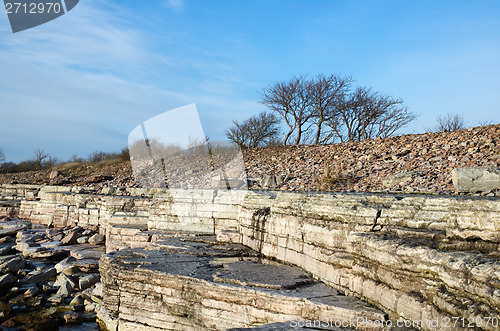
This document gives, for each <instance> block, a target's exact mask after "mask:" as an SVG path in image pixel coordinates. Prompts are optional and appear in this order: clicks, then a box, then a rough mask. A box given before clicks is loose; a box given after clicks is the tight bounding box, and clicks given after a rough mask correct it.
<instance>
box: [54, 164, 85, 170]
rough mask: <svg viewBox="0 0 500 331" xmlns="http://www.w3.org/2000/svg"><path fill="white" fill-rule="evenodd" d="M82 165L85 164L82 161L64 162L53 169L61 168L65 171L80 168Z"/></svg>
mask: <svg viewBox="0 0 500 331" xmlns="http://www.w3.org/2000/svg"><path fill="white" fill-rule="evenodd" d="M82 166H83V163H82V162H69V163H63V164H60V165H57V166H55V167H54V168H53V169H55V170H59V171H65V170H74V169H78V168H80V167H82Z"/></svg>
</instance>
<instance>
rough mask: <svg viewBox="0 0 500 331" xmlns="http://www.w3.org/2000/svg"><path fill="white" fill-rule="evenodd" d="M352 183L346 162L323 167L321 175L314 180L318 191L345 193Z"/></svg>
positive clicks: (337, 162) (342, 161)
mask: <svg viewBox="0 0 500 331" xmlns="http://www.w3.org/2000/svg"><path fill="white" fill-rule="evenodd" d="M351 183H352V175H350V174H349V171H348V167H347V162H345V161H344V160H339V161H336V162H335V163H332V164H330V165H326V166H325V170H324V171H323V174H321V175H320V176H319V177H318V178H316V179H315V185H316V189H317V190H318V191H345V190H348V189H349V187H350V186H351Z"/></svg>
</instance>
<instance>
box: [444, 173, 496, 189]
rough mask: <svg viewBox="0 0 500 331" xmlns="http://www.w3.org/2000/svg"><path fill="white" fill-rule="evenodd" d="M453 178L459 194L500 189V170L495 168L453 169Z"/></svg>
mask: <svg viewBox="0 0 500 331" xmlns="http://www.w3.org/2000/svg"><path fill="white" fill-rule="evenodd" d="M451 176H452V180H453V185H454V186H455V190H456V191H457V192H467V193H468V192H473V193H475V192H490V191H492V190H495V189H499V188H500V169H498V168H494V167H485V168H458V169H453V171H452V173H451Z"/></svg>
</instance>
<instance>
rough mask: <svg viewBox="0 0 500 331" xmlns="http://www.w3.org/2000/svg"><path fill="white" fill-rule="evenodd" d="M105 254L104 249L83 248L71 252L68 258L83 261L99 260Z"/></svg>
mask: <svg viewBox="0 0 500 331" xmlns="http://www.w3.org/2000/svg"><path fill="white" fill-rule="evenodd" d="M105 253H106V248H105V247H96V246H87V245H85V246H83V247H81V248H79V249H76V250H71V252H70V256H72V257H74V258H75V259H78V260H83V259H96V260H99V259H100V258H101V256H103V255H104V254H105Z"/></svg>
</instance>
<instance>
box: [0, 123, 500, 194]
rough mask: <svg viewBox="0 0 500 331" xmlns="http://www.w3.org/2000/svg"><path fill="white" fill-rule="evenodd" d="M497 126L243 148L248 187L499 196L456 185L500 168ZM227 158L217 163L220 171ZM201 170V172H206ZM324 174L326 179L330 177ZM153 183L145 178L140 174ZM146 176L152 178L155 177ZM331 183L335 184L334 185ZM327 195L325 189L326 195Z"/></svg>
mask: <svg viewBox="0 0 500 331" xmlns="http://www.w3.org/2000/svg"><path fill="white" fill-rule="evenodd" d="M499 142H500V124H497V125H489V126H482V127H476V128H469V129H464V130H457V131H453V132H428V133H424V134H409V135H403V136H394V137H388V138H384V139H382V138H377V139H371V140H365V141H362V142H349V143H338V144H331V145H300V146H277V147H269V148H254V149H247V150H243V151H242V153H243V159H244V165H245V170H246V174H247V177H248V179H249V181H248V185H249V188H250V189H276V190H285V191H320V190H325V184H329V185H326V187H331V190H333V191H356V192H374V191H396V192H408V193H432V194H482V195H490V196H500V190H499V188H495V189H492V190H489V191H474V190H472V191H470V192H464V191H461V190H460V189H457V187H455V186H454V185H453V178H452V171H453V170H454V169H459V168H488V167H493V168H497V169H498V168H500V146H499ZM221 163H222V160H217V159H214V165H215V166H216V168H218V167H219V164H221ZM182 166H183V168H180V169H178V170H179V171H177V172H176V174H175V176H176V178H181V179H183V180H186V181H188V178H196V174H193V172H194V171H198V172H201V173H202V172H203V171H204V170H206V168H207V167H208V166H209V164H208V163H206V162H205V164H204V165H203V166H204V167H205V168H203V167H202V166H201V165H195V164H194V163H192V162H191V163H190V162H184V163H182ZM201 170H203V171H201ZM327 174H329V175H328V176H327ZM143 177H144V178H148V176H143ZM149 177H154V176H153V174H151V175H150V176H149ZM0 183H25V184H50V185H83V186H91V187H96V188H103V187H144V186H145V187H152V185H153V184H151V183H141V182H136V181H135V180H134V178H133V173H132V168H131V166H130V162H121V163H117V164H111V165H109V166H105V167H100V168H96V167H91V166H81V167H79V168H77V169H68V170H65V169H62V170H60V171H59V170H58V171H56V172H54V171H51V170H45V171H31V172H26V173H16V174H1V175H0ZM330 184H331V185H330ZM327 190H328V189H327Z"/></svg>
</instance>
